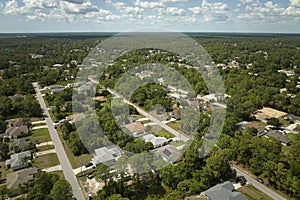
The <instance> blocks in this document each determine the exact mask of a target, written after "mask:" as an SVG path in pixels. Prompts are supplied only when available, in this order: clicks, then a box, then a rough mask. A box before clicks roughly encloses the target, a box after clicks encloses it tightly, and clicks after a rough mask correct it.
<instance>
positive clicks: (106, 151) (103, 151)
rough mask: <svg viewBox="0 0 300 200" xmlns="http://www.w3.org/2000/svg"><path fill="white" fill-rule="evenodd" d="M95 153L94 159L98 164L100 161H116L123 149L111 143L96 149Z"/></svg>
mask: <svg viewBox="0 0 300 200" xmlns="http://www.w3.org/2000/svg"><path fill="white" fill-rule="evenodd" d="M95 154H96V155H95V156H94V158H93V159H92V161H93V163H94V164H95V165H98V164H100V163H105V162H111V161H116V160H117V157H118V156H120V155H121V151H120V150H119V148H118V147H117V146H116V145H111V146H108V147H101V148H99V149H95Z"/></svg>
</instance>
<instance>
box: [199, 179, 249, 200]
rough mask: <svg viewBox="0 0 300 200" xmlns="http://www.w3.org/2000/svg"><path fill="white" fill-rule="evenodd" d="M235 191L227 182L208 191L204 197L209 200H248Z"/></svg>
mask: <svg viewBox="0 0 300 200" xmlns="http://www.w3.org/2000/svg"><path fill="white" fill-rule="evenodd" d="M233 190H234V186H233V185H232V183H231V182H229V181H226V182H224V183H221V184H218V185H216V186H214V187H211V188H210V189H208V190H206V191H205V192H204V195H205V197H206V198H207V199H209V200H247V198H246V197H245V196H244V195H243V194H241V193H239V192H234V191H233Z"/></svg>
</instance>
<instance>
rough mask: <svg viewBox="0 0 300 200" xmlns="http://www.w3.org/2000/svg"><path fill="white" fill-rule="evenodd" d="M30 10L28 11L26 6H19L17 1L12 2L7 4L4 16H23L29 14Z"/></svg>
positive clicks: (11, 0) (12, 0)
mask: <svg viewBox="0 0 300 200" xmlns="http://www.w3.org/2000/svg"><path fill="white" fill-rule="evenodd" d="M28 12H29V10H28V9H26V8H25V7H24V6H23V7H19V4H18V2H17V0H10V1H8V2H6V4H5V5H4V8H3V13H4V14H15V15H23V14H26V13H28Z"/></svg>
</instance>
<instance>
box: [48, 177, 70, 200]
mask: <svg viewBox="0 0 300 200" xmlns="http://www.w3.org/2000/svg"><path fill="white" fill-rule="evenodd" d="M72 195H73V194H72V188H71V185H70V184H69V182H68V181H66V180H64V179H60V180H58V181H57V182H56V183H55V184H54V185H53V188H52V190H51V192H50V196H51V197H52V199H53V200H71V199H72Z"/></svg>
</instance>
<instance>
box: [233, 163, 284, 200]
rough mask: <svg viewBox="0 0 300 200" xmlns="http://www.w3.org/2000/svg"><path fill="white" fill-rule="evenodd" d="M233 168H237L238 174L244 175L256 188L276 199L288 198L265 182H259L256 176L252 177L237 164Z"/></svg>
mask: <svg viewBox="0 0 300 200" xmlns="http://www.w3.org/2000/svg"><path fill="white" fill-rule="evenodd" d="M233 168H234V169H235V170H236V172H237V175H238V176H244V177H245V178H246V179H247V182H248V183H251V185H253V186H254V187H255V188H257V189H258V190H260V191H262V192H263V193H265V194H267V195H268V196H269V197H271V198H273V199H276V200H285V199H286V198H284V197H282V196H281V195H279V194H277V193H276V192H274V191H273V190H271V189H270V188H268V187H267V186H265V185H264V184H262V183H260V182H258V181H257V180H255V179H254V178H252V177H251V176H250V175H249V174H247V173H246V172H244V171H242V169H240V168H237V167H236V166H233Z"/></svg>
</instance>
